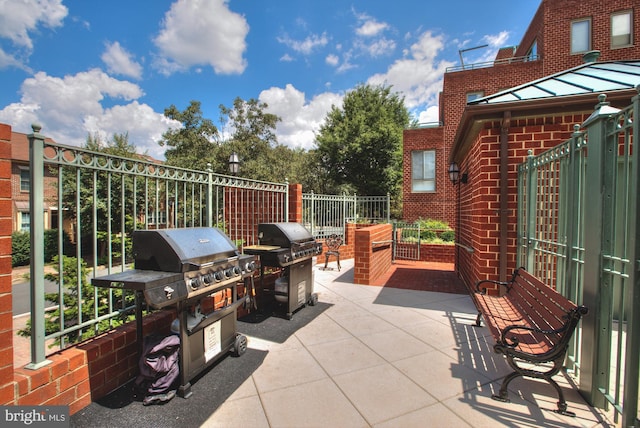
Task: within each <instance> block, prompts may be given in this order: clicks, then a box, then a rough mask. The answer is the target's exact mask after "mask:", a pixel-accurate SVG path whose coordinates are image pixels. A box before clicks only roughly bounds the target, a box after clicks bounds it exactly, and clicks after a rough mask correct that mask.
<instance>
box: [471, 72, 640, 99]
mask: <svg viewBox="0 0 640 428" xmlns="http://www.w3.org/2000/svg"><path fill="white" fill-rule="evenodd" d="M639 84H640V61H616V62H590V63H587V64H582V65H580V66H578V67H575V68H571V69H569V70H565V71H562V72H560V73H556V74H553V75H551V76H546V77H543V78H541V79H538V80H534V81H533V82H528V83H525V84H524V85H520V86H516V87H514V88H510V89H507V90H504V91H501V92H497V93H495V94H492V95H489V96H486V97H482V98H477V99H475V100H473V101H470V102H469V103H468V105H477V104H495V103H503V102H510V101H526V100H534V99H542V98H551V97H562V96H568V95H581V94H589V93H601V92H610V91H617V90H621V89H633V88H635V87H636V86H637V85H639Z"/></svg>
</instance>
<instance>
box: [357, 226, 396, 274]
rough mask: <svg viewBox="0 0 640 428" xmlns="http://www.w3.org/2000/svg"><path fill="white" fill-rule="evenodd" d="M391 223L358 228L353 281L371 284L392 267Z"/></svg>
mask: <svg viewBox="0 0 640 428" xmlns="http://www.w3.org/2000/svg"><path fill="white" fill-rule="evenodd" d="M392 229H393V226H392V225H390V224H377V225H373V226H368V227H364V228H361V229H357V230H356V233H355V256H354V258H355V260H354V273H353V282H354V283H355V284H364V285H370V284H373V282H375V280H376V279H378V278H379V277H380V276H382V275H384V274H385V273H387V272H388V271H389V269H390V268H391V258H392V251H391V242H390V241H391V233H392Z"/></svg>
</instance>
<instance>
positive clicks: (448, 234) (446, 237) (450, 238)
mask: <svg viewBox="0 0 640 428" xmlns="http://www.w3.org/2000/svg"><path fill="white" fill-rule="evenodd" d="M440 239H442V240H443V241H444V242H454V241H455V240H456V232H455V231H453V230H445V231H444V232H442V233H441V234H440Z"/></svg>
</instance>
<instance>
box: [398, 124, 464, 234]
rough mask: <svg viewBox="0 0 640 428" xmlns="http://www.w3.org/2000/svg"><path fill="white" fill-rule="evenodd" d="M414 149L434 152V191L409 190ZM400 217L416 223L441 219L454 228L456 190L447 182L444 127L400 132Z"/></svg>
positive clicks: (447, 163) (447, 160)
mask: <svg viewBox="0 0 640 428" xmlns="http://www.w3.org/2000/svg"><path fill="white" fill-rule="evenodd" d="M415 150H435V152H436V191H435V192H419V193H413V192H412V191H411V153H412V152H413V151H415ZM402 162H403V168H402V169H403V171H402V175H403V179H402V194H403V200H402V218H403V220H404V221H409V222H412V221H415V220H417V219H419V218H433V219H438V220H443V221H446V222H448V223H449V225H450V226H451V227H455V215H454V214H455V203H456V201H455V189H454V186H453V185H452V184H451V182H450V181H449V178H448V175H447V169H448V167H449V153H448V152H447V151H446V150H445V145H444V141H443V128H442V127H437V128H423V129H407V130H405V131H404V133H403V159H402Z"/></svg>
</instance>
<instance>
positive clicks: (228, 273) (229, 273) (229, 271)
mask: <svg viewBox="0 0 640 428" xmlns="http://www.w3.org/2000/svg"><path fill="white" fill-rule="evenodd" d="M224 276H225V277H227V278H231V277H232V276H233V268H227V269H226V270H225V271H224Z"/></svg>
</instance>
